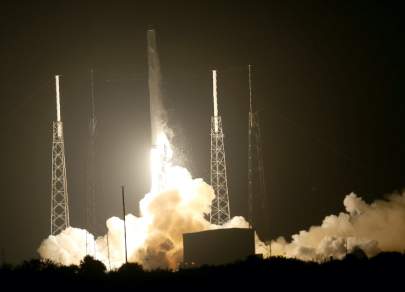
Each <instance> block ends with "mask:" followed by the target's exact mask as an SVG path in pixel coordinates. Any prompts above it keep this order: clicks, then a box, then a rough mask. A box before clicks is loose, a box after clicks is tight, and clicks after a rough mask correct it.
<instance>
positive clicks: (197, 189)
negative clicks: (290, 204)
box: [38, 166, 265, 269]
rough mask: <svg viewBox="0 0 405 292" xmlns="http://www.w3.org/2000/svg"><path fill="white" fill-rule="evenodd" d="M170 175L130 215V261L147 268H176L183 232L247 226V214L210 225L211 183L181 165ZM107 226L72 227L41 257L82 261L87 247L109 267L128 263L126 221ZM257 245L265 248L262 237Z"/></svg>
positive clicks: (112, 221)
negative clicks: (100, 232) (97, 231)
mask: <svg viewBox="0 0 405 292" xmlns="http://www.w3.org/2000/svg"><path fill="white" fill-rule="evenodd" d="M167 175H168V179H167V181H168V184H167V186H166V188H165V190H164V191H161V192H156V193H152V192H151V193H148V194H146V195H145V197H144V198H143V199H142V200H141V201H140V204H139V205H140V211H141V216H140V217H136V216H134V215H131V214H128V215H127V216H126V225H127V229H126V230H127V252H128V261H129V262H134V263H139V264H141V265H142V266H143V267H144V268H145V269H156V268H169V269H176V267H178V265H179V263H180V262H181V261H182V258H183V243H182V235H183V233H187V232H197V231H202V230H209V229H217V228H232V227H238V228H248V223H247V222H246V220H245V219H244V218H243V217H234V218H232V220H231V221H229V222H228V223H227V224H225V225H224V226H218V225H214V224H211V223H210V222H209V221H207V220H206V219H205V216H206V214H208V213H209V211H210V205H211V201H212V200H213V199H214V191H213V189H212V187H211V186H209V185H208V184H207V183H205V182H204V181H203V180H202V179H193V178H192V177H191V175H190V173H189V172H188V171H187V170H186V169H185V168H182V167H179V166H173V167H171V168H170V170H169V171H168V172H167ZM106 225H107V229H108V234H106V235H104V236H101V237H98V238H97V239H94V237H93V235H92V234H90V233H88V232H87V231H86V230H84V229H79V228H73V227H69V228H67V229H65V230H64V231H63V232H61V233H60V234H58V235H56V236H53V235H51V236H49V237H48V238H47V239H45V240H44V241H43V242H42V244H41V245H40V247H39V249H38V252H39V254H40V256H41V258H43V259H48V260H51V261H53V262H56V263H59V264H62V265H71V264H75V265H78V264H80V261H81V260H82V259H83V257H84V256H86V251H87V254H89V255H92V256H93V257H95V258H96V259H98V260H100V261H102V262H103V263H104V264H105V265H106V267H107V268H108V269H110V268H111V269H114V268H118V267H120V266H121V265H122V264H124V262H125V248H124V247H125V242H124V223H123V220H121V219H120V218H117V217H112V218H110V219H108V220H107V222H106ZM107 237H108V243H107ZM86 243H87V248H86ZM257 243H258V246H259V247H260V248H263V247H264V248H265V245H264V243H262V242H261V241H260V240H259V239H258V238H257Z"/></svg>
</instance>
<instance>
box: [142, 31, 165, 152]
mask: <svg viewBox="0 0 405 292" xmlns="http://www.w3.org/2000/svg"><path fill="white" fill-rule="evenodd" d="M147 41H148V67H149V71H148V73H149V74H148V75H149V80H148V83H149V108H150V123H151V138H152V141H151V142H152V145H153V146H157V145H158V136H159V133H162V132H164V128H165V121H166V119H167V118H166V111H165V109H164V107H163V99H162V98H163V96H162V90H161V79H162V76H161V73H160V60H159V54H158V51H157V45H156V34H155V30H153V29H150V30H148V33H147Z"/></svg>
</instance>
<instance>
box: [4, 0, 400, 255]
mask: <svg viewBox="0 0 405 292" xmlns="http://www.w3.org/2000/svg"><path fill="white" fill-rule="evenodd" d="M117 2H118V3H117ZM117 2H114V3H113V2H107V1H105V2H104V1H94V2H92V1H80V2H79V1H77V2H73V1H41V2H39V3H29V2H24V3H18V4H17V3H15V2H14V1H9V2H6V3H4V4H3V9H2V11H1V12H0V24H1V26H0V27H1V29H0V35H1V42H0V61H1V64H2V67H1V70H0V72H1V73H0V80H1V84H2V87H1V88H0V109H1V112H0V118H1V130H2V133H3V139H2V143H1V147H2V148H1V154H2V156H1V161H2V166H1V170H0V173H1V177H2V180H1V182H2V183H1V185H2V190H1V191H2V194H1V195H0V208H1V209H0V214H1V217H0V228H1V231H2V236H1V237H0V248H3V249H4V251H5V253H6V258H7V260H9V261H11V262H20V261H22V260H23V259H28V258H32V257H35V256H37V255H36V248H37V247H39V244H40V243H41V241H42V240H43V239H45V238H46V237H47V236H48V235H49V230H50V222H49V216H50V192H51V190H50V173H51V142H52V140H51V139H52V135H51V130H52V129H51V126H52V121H53V120H55V118H56V113H55V99H54V87H53V86H54V83H53V76H54V75H55V74H60V75H62V77H61V96H62V119H63V121H64V131H65V132H64V134H65V147H66V158H67V180H68V193H69V200H70V217H71V225H72V226H74V227H81V228H82V227H85V208H84V203H85V191H86V177H85V173H86V159H87V158H86V155H87V143H88V137H89V130H88V122H89V117H90V69H92V68H93V69H94V70H95V94H96V111H97V112H96V115H97V120H98V124H97V131H98V132H97V138H96V139H97V142H96V145H97V146H96V147H97V150H96V151H97V153H96V161H97V172H96V181H97V193H96V195H97V199H96V200H97V214H98V215H97V216H98V221H99V232H100V233H101V232H102V231H103V230H104V229H105V227H104V226H105V220H106V219H107V218H109V217H111V216H121V202H120V186H121V185H123V184H125V185H126V188H127V194H128V195H127V202H128V203H127V209H128V212H130V213H134V214H138V201H139V200H140V199H141V198H142V197H143V195H144V194H145V193H147V192H148V189H149V170H148V167H149V166H148V157H149V156H148V151H149V147H150V129H149V127H150V126H149V109H148V107H149V105H148V86H147V58H146V31H147V29H148V28H149V26H150V25H153V27H154V28H155V29H156V32H157V41H158V48H159V54H160V60H161V65H162V76H163V89H164V94H165V98H166V101H167V104H166V106H167V110H168V115H169V125H170V126H171V128H172V129H173V131H174V133H175V138H174V141H173V142H174V146H177V147H178V148H179V151H180V155H179V156H181V157H179V159H178V160H179V161H180V162H181V164H183V165H184V166H186V167H187V168H189V169H190V170H191V173H192V174H193V176H194V177H202V178H204V180H205V181H207V182H209V130H210V116H211V115H212V103H211V102H212V99H211V73H210V70H211V69H213V68H216V69H217V70H218V86H219V88H218V89H219V103H220V105H219V107H220V112H221V115H222V119H223V124H224V131H225V139H226V140H225V150H226V153H227V164H228V165H227V166H228V180H229V193H230V204H231V214H232V215H233V216H234V215H243V216H246V215H247V212H248V210H247V123H248V115H247V114H248V83H247V82H248V80H247V65H248V64H252V65H253V66H254V67H253V90H254V91H253V95H254V99H255V103H256V106H257V108H258V109H259V110H260V114H261V127H262V138H263V149H264V158H265V161H264V167H265V173H266V180H267V186H268V187H267V199H268V205H267V206H266V208H267V212H268V214H269V219H268V222H267V224H266V225H264V224H263V226H260V228H259V229H260V230H261V233H262V234H261V235H260V236H261V238H262V239H263V240H269V239H275V238H276V237H278V236H280V235H283V236H286V237H287V238H288V237H289V236H290V235H292V234H294V233H297V232H298V231H299V230H302V229H307V228H309V227H310V226H311V225H318V224H320V223H321V221H322V219H323V218H324V217H325V216H326V215H329V214H337V213H338V212H340V211H342V210H343V205H342V201H343V198H344V196H345V195H346V194H348V193H350V192H352V191H353V192H355V193H357V194H358V195H360V196H361V197H362V198H364V199H365V200H366V201H367V202H371V201H373V200H375V199H382V198H383V197H384V194H387V193H391V192H393V191H395V190H398V191H400V190H401V189H402V188H404V187H405V183H404V179H403V173H405V164H404V163H403V162H404V161H405V148H404V147H403V142H404V139H405V131H403V121H402V120H403V119H402V117H403V116H405V99H404V98H403V95H404V93H405V90H404V86H403V80H402V79H403V72H402V71H403V68H404V51H405V50H404V49H405V46H404V38H403V32H404V30H403V20H402V10H401V9H400V5H399V4H397V3H396V2H385V3H382V2H378V1H356V2H355V3H342V2H341V1H328V2H325V1H302V2H299V3H295V2H293V1H291V2H290V1H287V2H285V1H283V2H278V1H268V2H269V3H266V4H265V5H264V4H263V3H262V1H246V2H243V3H239V2H238V3H232V4H229V3H227V2H225V1H215V2H209V1H206V2H203V3H200V4H199V5H197V4H194V5H186V4H185V3H180V2H172V1H171V2H170V4H168V3H165V2H162V3H155V4H140V3H137V2H134V1H117Z"/></svg>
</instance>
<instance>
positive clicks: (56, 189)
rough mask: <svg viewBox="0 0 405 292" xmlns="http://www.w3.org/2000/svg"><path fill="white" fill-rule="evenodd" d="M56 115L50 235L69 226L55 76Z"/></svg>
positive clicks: (62, 143)
mask: <svg viewBox="0 0 405 292" xmlns="http://www.w3.org/2000/svg"><path fill="white" fill-rule="evenodd" d="M55 85H56V114H57V121H56V122H53V135H52V192H51V234H52V235H56V234H58V233H60V232H61V231H62V230H64V229H65V228H67V227H69V226H70V223H69V202H68V192H67V180H66V161H65V144H64V139H63V123H62V121H61V115H60V95H59V76H58V75H56V76H55Z"/></svg>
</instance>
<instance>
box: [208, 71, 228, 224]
mask: <svg viewBox="0 0 405 292" xmlns="http://www.w3.org/2000/svg"><path fill="white" fill-rule="evenodd" d="M212 78H213V97H214V116H213V117H211V186H212V187H213V189H214V192H215V199H214V200H213V201H212V205H211V213H210V222H211V223H214V224H217V225H222V224H224V223H226V222H228V221H229V220H230V217H231V215H230V211H229V196H228V181H227V177H226V160H225V148H224V133H223V130H222V121H221V117H220V116H219V115H218V103H217V72H216V71H215V70H213V71H212Z"/></svg>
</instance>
